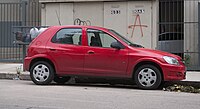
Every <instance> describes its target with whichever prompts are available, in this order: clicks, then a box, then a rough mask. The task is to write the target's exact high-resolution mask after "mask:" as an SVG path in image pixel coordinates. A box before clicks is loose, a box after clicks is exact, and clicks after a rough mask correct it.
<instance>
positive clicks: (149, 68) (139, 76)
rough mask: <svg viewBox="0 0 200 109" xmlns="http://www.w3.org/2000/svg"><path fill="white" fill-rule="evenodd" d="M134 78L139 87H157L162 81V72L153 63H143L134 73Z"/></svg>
mask: <svg viewBox="0 0 200 109" xmlns="http://www.w3.org/2000/svg"><path fill="white" fill-rule="evenodd" d="M134 80H135V82H136V84H137V86H138V87H139V88H142V89H157V88H158V87H159V86H160V84H161V82H162V77H161V72H160V70H159V69H158V68H157V67H155V66H153V65H142V66H140V67H139V68H138V69H137V70H136V71H135V73H134Z"/></svg>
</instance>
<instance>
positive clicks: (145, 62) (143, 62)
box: [132, 61, 164, 80]
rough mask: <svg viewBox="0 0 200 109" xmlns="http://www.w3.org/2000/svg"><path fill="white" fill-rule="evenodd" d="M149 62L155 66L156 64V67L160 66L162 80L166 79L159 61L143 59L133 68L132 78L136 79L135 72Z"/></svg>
mask: <svg viewBox="0 0 200 109" xmlns="http://www.w3.org/2000/svg"><path fill="white" fill-rule="evenodd" d="M147 64H148V65H153V66H155V67H156V68H158V70H159V71H160V72H161V77H162V80H164V74H163V70H162V68H161V67H160V65H159V64H158V63H156V62H152V61H141V62H139V63H137V64H136V65H135V67H134V68H133V72H132V78H133V79H134V73H135V72H136V70H137V69H138V68H139V67H140V66H142V65H147Z"/></svg>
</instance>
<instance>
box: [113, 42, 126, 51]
mask: <svg viewBox="0 0 200 109" xmlns="http://www.w3.org/2000/svg"><path fill="white" fill-rule="evenodd" d="M110 47H112V48H116V49H118V50H119V49H123V48H124V46H123V45H122V44H121V43H119V42H112V43H111V45H110Z"/></svg>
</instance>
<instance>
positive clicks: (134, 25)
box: [128, 14, 148, 37]
mask: <svg viewBox="0 0 200 109" xmlns="http://www.w3.org/2000/svg"><path fill="white" fill-rule="evenodd" d="M137 21H138V23H139V24H137ZM136 27H140V31H141V34H142V37H143V36H144V33H143V30H142V28H143V27H148V26H147V25H142V23H141V20H140V15H139V14H137V15H136V17H135V22H134V24H133V25H130V26H128V28H130V29H131V28H133V29H132V34H131V37H133V33H134V30H135V28H136Z"/></svg>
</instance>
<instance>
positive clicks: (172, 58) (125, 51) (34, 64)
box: [24, 26, 186, 89]
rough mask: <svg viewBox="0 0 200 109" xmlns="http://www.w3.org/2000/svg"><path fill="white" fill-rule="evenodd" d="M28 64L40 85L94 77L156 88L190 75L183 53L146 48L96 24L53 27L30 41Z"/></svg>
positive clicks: (144, 87)
mask: <svg viewBox="0 0 200 109" xmlns="http://www.w3.org/2000/svg"><path fill="white" fill-rule="evenodd" d="M24 67H25V69H26V70H27V71H30V76H31V79H32V81H33V82H34V83H35V84H38V85H46V84H49V83H50V82H51V81H52V80H54V81H55V82H58V83H64V82H66V81H68V80H69V79H70V77H92V78H104V79H105V78H106V79H109V78H110V79H111V78H112V79H113V78H116V79H120V80H133V81H134V82H135V83H136V84H137V86H138V87H140V88H142V89H156V88H158V87H159V86H160V85H161V83H162V82H163V81H171V80H183V79H185V75H186V74H185V72H186V68H185V65H184V63H183V62H182V59H181V58H180V57H179V56H176V55H173V54H170V53H166V52H162V51H158V50H151V49H146V48H143V47H142V46H140V45H137V44H134V43H132V42H131V41H129V40H127V39H126V38H124V37H123V36H121V35H120V34H119V33H117V32H115V31H114V30H111V29H106V28H101V27H94V26H53V27H49V28H48V29H46V30H45V31H44V32H42V33H41V34H40V35H39V36H38V37H36V38H35V39H34V40H33V41H32V42H31V44H30V45H29V47H28V52H27V56H26V58H25V61H24Z"/></svg>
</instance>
